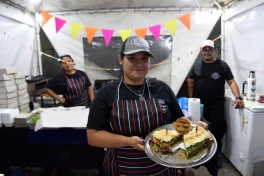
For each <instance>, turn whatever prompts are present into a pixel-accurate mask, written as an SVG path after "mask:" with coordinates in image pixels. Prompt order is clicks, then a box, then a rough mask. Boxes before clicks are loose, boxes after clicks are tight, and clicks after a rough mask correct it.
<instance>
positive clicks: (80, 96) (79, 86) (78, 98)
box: [64, 70, 89, 106]
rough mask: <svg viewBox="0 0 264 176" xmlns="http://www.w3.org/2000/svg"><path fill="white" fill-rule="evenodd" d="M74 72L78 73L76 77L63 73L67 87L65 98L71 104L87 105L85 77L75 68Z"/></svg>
mask: <svg viewBox="0 0 264 176" xmlns="http://www.w3.org/2000/svg"><path fill="white" fill-rule="evenodd" d="M76 72H77V74H78V75H79V76H78V77H77V78H68V76H67V75H66V74H65V73H64V75H65V77H66V80H67V89H68V90H67V93H66V100H67V101H69V102H70V105H71V106H87V105H89V95H88V87H87V86H86V79H85V76H82V75H81V74H80V73H79V72H78V71H77V70H76Z"/></svg>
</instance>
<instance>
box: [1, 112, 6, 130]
mask: <svg viewBox="0 0 264 176" xmlns="http://www.w3.org/2000/svg"><path fill="white" fill-rule="evenodd" d="M4 110H5V109H0V127H2V126H3V123H2V118H1V116H2V115H1V114H2V112H3V111H4Z"/></svg>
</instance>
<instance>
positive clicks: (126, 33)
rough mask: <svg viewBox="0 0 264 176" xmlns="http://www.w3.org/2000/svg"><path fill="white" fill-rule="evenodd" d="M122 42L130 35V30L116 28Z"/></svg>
mask: <svg viewBox="0 0 264 176" xmlns="http://www.w3.org/2000/svg"><path fill="white" fill-rule="evenodd" d="M118 32H119V34H120V36H121V38H122V40H123V42H124V41H125V40H126V39H127V37H129V36H130V35H131V32H132V30H131V29H128V30H118Z"/></svg>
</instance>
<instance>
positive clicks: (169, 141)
mask: <svg viewBox="0 0 264 176" xmlns="http://www.w3.org/2000/svg"><path fill="white" fill-rule="evenodd" d="M152 137H153V142H154V143H155V144H156V147H155V149H156V150H157V151H158V152H172V150H171V149H172V148H173V146H174V145H175V144H178V143H179V142H180V141H182V135H180V134H179V133H178V132H177V131H175V130H166V129H160V130H157V131H154V132H153V133H152Z"/></svg>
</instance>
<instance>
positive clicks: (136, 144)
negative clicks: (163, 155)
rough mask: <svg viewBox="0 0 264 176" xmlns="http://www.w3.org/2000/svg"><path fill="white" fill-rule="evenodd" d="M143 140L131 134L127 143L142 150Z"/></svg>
mask: <svg viewBox="0 0 264 176" xmlns="http://www.w3.org/2000/svg"><path fill="white" fill-rule="evenodd" d="M143 142H144V140H143V139H142V138H139V137H138V136H132V137H129V139H128V145H129V146H131V147H133V148H135V149H137V150H144V149H145V147H144V145H143Z"/></svg>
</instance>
